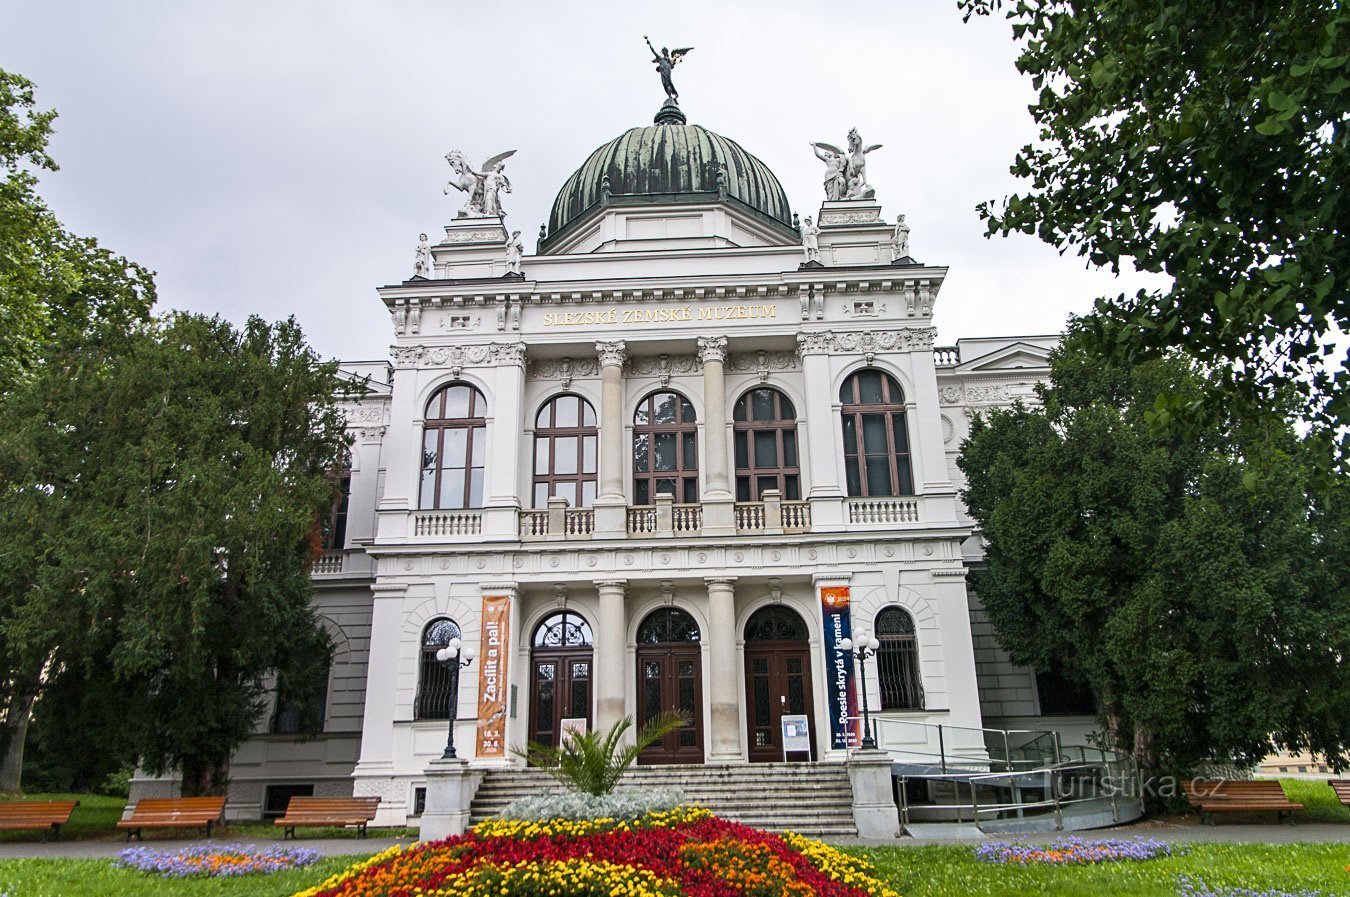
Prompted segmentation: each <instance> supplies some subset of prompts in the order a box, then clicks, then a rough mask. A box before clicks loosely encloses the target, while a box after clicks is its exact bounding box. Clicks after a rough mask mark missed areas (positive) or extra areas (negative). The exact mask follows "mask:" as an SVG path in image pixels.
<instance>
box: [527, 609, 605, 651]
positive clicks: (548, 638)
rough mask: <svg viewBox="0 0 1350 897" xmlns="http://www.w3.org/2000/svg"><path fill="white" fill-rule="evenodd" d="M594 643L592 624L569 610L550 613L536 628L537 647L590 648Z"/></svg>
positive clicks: (535, 644) (535, 639)
mask: <svg viewBox="0 0 1350 897" xmlns="http://www.w3.org/2000/svg"><path fill="white" fill-rule="evenodd" d="M594 643H595V637H594V636H593V635H592V634H591V624H590V623H587V622H586V620H585V619H584V618H583V617H579V616H577V615H576V614H574V613H572V612H571V611H568V610H564V611H559V612H558V613H556V614H549V615H548V616H547V617H545V618H544V620H543V622H541V623H540V624H539V625H538V626H536V627H535V629H534V646H535V647H536V648H588V647H590V646H591V645H593V644H594Z"/></svg>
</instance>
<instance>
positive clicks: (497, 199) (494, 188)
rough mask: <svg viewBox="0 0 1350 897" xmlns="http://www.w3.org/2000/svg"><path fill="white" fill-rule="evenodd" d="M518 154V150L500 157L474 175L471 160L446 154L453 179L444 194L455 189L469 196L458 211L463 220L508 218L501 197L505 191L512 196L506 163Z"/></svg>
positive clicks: (485, 164)
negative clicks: (503, 209) (452, 188)
mask: <svg viewBox="0 0 1350 897" xmlns="http://www.w3.org/2000/svg"><path fill="white" fill-rule="evenodd" d="M515 154H516V151H515V150H508V151H506V152H504V153H498V154H497V155H495V156H493V157H491V158H490V159H488V160H487V161H486V162H484V163H483V170H482V171H475V170H474V167H473V163H471V162H470V161H469V157H468V156H466V155H464V154H463V153H462V152H460V151H459V150H451V151H450V152H448V153H446V154H445V161H447V162H449V163H450V168H451V170H452V171H453V172H454V176H453V177H451V178H450V182H449V183H447V184H446V185H445V190H444V191H443V192H444V193H447V194H448V193H449V192H450V188H451V187H454V188H455V189H456V190H459V191H461V192H463V193H465V194H467V195H468V199H467V200H465V202H464V208H462V209H460V210H459V215H458V217H460V218H505V217H506V213H505V212H503V211H502V200H501V196H500V195H499V194H500V193H501V191H503V190H505V191H506V192H507V193H510V192H511V182H510V181H509V180H507V179H506V160H507V159H509V158H511V157H512V156H514V155H515Z"/></svg>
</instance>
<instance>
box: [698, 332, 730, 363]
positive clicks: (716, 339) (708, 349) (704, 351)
mask: <svg viewBox="0 0 1350 897" xmlns="http://www.w3.org/2000/svg"><path fill="white" fill-rule="evenodd" d="M698 357H699V360H700V361H702V362H703V363H704V364H707V363H708V362H710V361H726V360H727V338H726V337H725V336H700V337H699V338H698Z"/></svg>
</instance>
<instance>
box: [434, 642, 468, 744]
mask: <svg viewBox="0 0 1350 897" xmlns="http://www.w3.org/2000/svg"><path fill="white" fill-rule="evenodd" d="M477 656H478V652H477V651H476V650H474V647H473V645H466V644H464V642H463V641H462V640H460V639H458V638H452V639H450V641H449V643H447V644H446V646H445V647H444V648H441V649H440V650H439V651H437V652H436V659H437V660H438V661H440V662H441V665H442V666H444V667H445V668H446V669H448V670H451V671H455V668H456V667H467V666H468V665H469V664H471V663H473V659H474V658H475V657H477ZM458 710H459V675H458V674H457V671H456V675H455V687H454V688H453V689H451V691H450V707H449V715H450V734H449V735H447V736H446V739H445V753H443V754H441V759H442V760H454V759H456V757H455V719H456V718H457V717H458V716H459V714H458V712H457V711H458Z"/></svg>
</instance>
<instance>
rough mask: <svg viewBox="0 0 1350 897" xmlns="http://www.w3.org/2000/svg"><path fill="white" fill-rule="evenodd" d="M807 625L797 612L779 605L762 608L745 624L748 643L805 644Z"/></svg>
mask: <svg viewBox="0 0 1350 897" xmlns="http://www.w3.org/2000/svg"><path fill="white" fill-rule="evenodd" d="M806 639H807V634H806V624H805V623H803V622H802V618H801V617H800V616H798V615H797V613H796V612H795V611H792V610H789V609H788V608H786V607H783V606H782V605H779V604H770V605H769V606H768V607H761V608H760V609H759V610H757V611H755V612H754V613H753V614H751V615H750V619H749V620H747V621H746V623H745V640H746V641H747V642H804V641H806Z"/></svg>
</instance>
